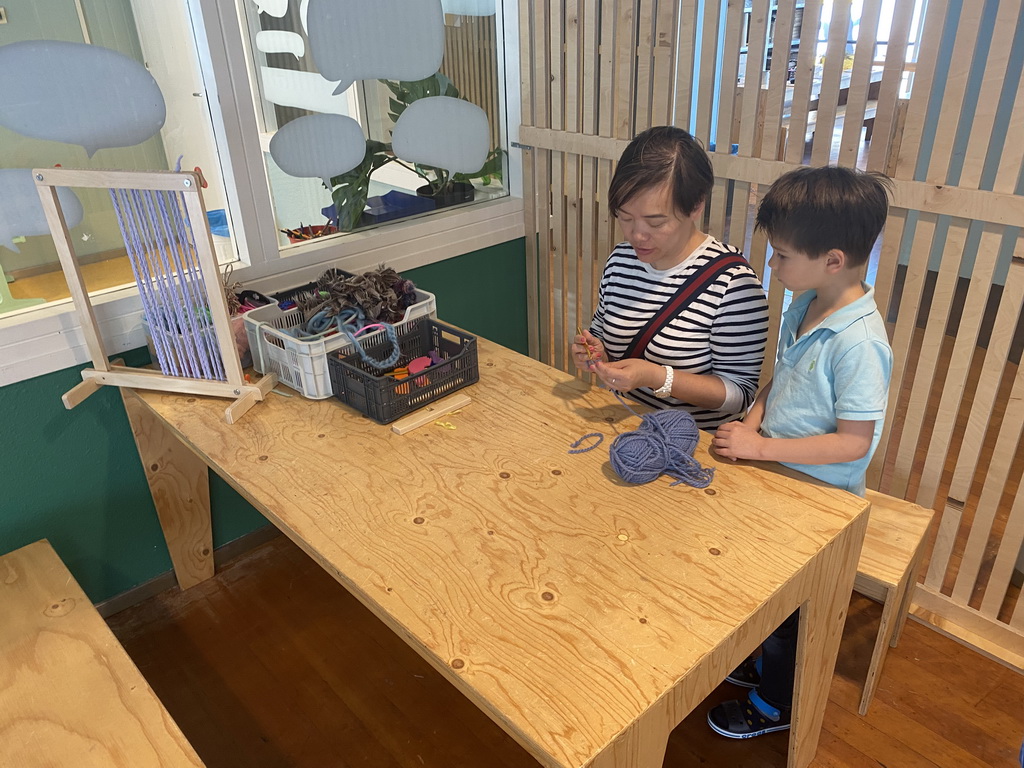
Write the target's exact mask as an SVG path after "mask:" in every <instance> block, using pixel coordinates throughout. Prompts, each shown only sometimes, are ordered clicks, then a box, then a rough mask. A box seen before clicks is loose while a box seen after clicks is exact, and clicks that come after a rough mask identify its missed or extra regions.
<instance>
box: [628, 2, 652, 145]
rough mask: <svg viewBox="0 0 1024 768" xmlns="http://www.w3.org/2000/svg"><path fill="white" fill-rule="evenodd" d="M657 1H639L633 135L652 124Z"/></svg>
mask: <svg viewBox="0 0 1024 768" xmlns="http://www.w3.org/2000/svg"><path fill="white" fill-rule="evenodd" d="M656 1H657V0H639V2H638V5H639V9H638V11H639V12H638V14H637V26H636V35H637V41H636V101H635V106H636V124H635V125H634V127H633V132H634V133H640V132H641V131H643V130H646V129H647V128H650V127H651V126H652V125H654V123H653V122H652V109H651V107H652V98H653V94H652V92H651V89H652V83H651V80H652V74H653V73H652V69H653V65H654V13H653V10H654V9H653V6H654V4H655V2H656Z"/></svg>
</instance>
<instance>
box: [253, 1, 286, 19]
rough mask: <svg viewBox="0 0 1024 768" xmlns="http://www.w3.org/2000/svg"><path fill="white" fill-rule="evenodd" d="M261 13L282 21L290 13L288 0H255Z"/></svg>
mask: <svg viewBox="0 0 1024 768" xmlns="http://www.w3.org/2000/svg"><path fill="white" fill-rule="evenodd" d="M255 2H256V8H257V9H259V12H260V13H265V14H267V16H273V17H274V18H275V19H280V18H281V17H282V16H284V15H285V14H286V13H288V0H255Z"/></svg>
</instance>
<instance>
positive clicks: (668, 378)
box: [654, 365, 676, 397]
mask: <svg viewBox="0 0 1024 768" xmlns="http://www.w3.org/2000/svg"><path fill="white" fill-rule="evenodd" d="M662 368H664V369H665V383H664V384H662V385H661V386H660V387H658V388H657V389H656V390H654V396H655V397H672V379H674V378H675V374H676V372H675V369H674V368H673V367H672V366H671V365H663V366H662Z"/></svg>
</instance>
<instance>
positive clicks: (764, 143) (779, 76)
mask: <svg viewBox="0 0 1024 768" xmlns="http://www.w3.org/2000/svg"><path fill="white" fill-rule="evenodd" d="M795 6H796V0H780V2H779V4H778V10H777V11H776V14H775V31H774V34H773V36H772V67H771V70H770V71H769V73H768V93H767V94H762V96H763V97H764V98H765V99H766V104H765V111H764V127H763V129H762V132H761V146H760V150H761V151H760V153H759V155H758V156H759V157H766V158H771V159H773V160H781V159H783V156H780V155H779V154H778V151H777V145H778V142H779V137H780V136H781V134H782V125H783V117H782V116H783V113H784V107H785V100H786V89H787V87H788V86H789V51H790V47H791V45H792V37H793V21H794V9H795Z"/></svg>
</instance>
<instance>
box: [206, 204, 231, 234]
mask: <svg viewBox="0 0 1024 768" xmlns="http://www.w3.org/2000/svg"><path fill="white" fill-rule="evenodd" d="M206 220H207V221H209V222H210V232H211V233H212V234H214V235H220V236H221V237H231V232H230V231H229V230H228V213H227V211H225V210H224V209H223V208H218V209H216V210H214V211H207V212H206Z"/></svg>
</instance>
